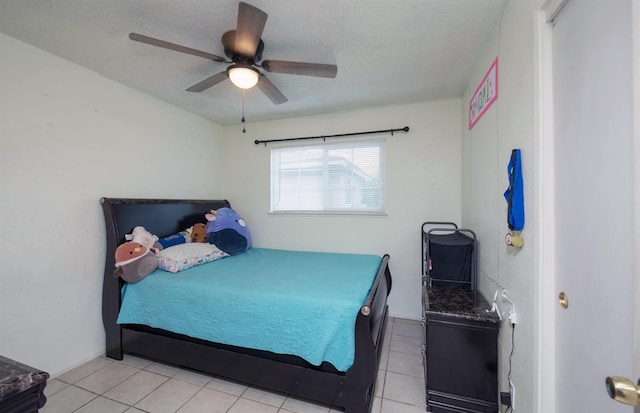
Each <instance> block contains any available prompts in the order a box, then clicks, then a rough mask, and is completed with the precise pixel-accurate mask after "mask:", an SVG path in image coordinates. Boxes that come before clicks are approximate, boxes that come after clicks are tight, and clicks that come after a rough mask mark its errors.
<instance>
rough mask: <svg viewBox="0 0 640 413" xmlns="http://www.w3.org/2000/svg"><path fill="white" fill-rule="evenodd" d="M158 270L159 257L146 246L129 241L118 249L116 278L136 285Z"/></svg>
mask: <svg viewBox="0 0 640 413" xmlns="http://www.w3.org/2000/svg"><path fill="white" fill-rule="evenodd" d="M156 268H158V257H156V255H155V254H154V253H153V252H151V250H150V249H149V248H147V247H145V246H144V245H142V244H140V243H138V242H134V241H129V242H125V243H123V244H120V245H119V246H118V248H116V270H115V271H114V273H113V275H114V276H116V277H120V278H122V279H123V280H125V281H126V282H130V283H134V282H137V281H140V280H141V279H143V278H144V277H146V276H147V275H149V274H151V273H152V272H154V271H155V270H156Z"/></svg>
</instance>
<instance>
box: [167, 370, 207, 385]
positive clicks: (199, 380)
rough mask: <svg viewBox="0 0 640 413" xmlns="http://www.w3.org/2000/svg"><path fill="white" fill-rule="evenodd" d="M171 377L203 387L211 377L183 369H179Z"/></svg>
mask: <svg viewBox="0 0 640 413" xmlns="http://www.w3.org/2000/svg"><path fill="white" fill-rule="evenodd" d="M173 377H174V378H176V379H180V380H183V381H186V382H189V383H191V384H195V385H196V386H204V385H206V384H207V383H209V382H210V381H211V376H208V375H206V374H203V373H198V372H195V371H191V370H185V369H180V370H179V371H178V372H177V373H176V374H175V375H174V376H173Z"/></svg>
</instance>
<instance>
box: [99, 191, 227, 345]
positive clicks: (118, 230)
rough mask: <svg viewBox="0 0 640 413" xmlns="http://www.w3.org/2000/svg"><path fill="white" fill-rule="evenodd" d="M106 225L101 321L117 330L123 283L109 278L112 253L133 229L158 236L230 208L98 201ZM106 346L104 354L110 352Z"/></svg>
mask: <svg viewBox="0 0 640 413" xmlns="http://www.w3.org/2000/svg"><path fill="white" fill-rule="evenodd" d="M100 203H101V204H102V211H103V213H104V221H105V226H106V237H107V250H106V254H107V256H106V260H105V266H104V279H103V288H102V303H103V306H102V320H103V322H104V325H105V329H108V328H118V327H117V325H116V319H117V317H118V312H119V311H120V290H121V289H122V285H123V282H122V280H121V279H120V278H116V277H114V276H113V271H114V270H115V252H116V248H117V247H118V245H120V244H122V243H123V242H124V241H125V237H124V236H125V234H130V233H131V232H132V230H133V228H135V227H136V226H143V227H144V228H145V229H146V230H147V231H149V232H151V233H152V234H154V235H157V236H158V237H164V236H167V235H171V234H175V233H177V232H180V231H183V230H185V229H187V228H188V227H190V226H192V225H193V224H196V223H198V222H201V223H206V218H205V216H204V214H206V213H207V212H209V211H210V210H212V209H218V208H222V207H231V205H230V204H229V201H227V200H224V199H223V200H183V199H126V198H101V199H100ZM110 347H112V345H110V343H107V352H109V351H110Z"/></svg>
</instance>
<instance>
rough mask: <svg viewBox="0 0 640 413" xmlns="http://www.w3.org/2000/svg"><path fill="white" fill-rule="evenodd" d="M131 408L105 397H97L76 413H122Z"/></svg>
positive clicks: (75, 412)
mask: <svg viewBox="0 0 640 413" xmlns="http://www.w3.org/2000/svg"><path fill="white" fill-rule="evenodd" d="M128 408H129V406H127V405H126V404H122V403H118V402H117V401H115V400H110V399H107V398H104V397H96V398H95V399H93V400H91V401H90V402H89V403H87V404H85V405H84V406H82V408H80V409H78V410H76V411H74V413H122V412H124V411H125V410H127V409H128Z"/></svg>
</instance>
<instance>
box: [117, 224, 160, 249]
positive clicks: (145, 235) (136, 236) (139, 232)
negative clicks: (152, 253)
mask: <svg viewBox="0 0 640 413" xmlns="http://www.w3.org/2000/svg"><path fill="white" fill-rule="evenodd" d="M124 239H126V240H127V241H133V242H137V243H138V244H142V245H144V246H145V247H147V248H149V249H152V248H156V249H162V247H163V246H162V245H161V244H160V243H159V242H158V237H157V236H155V235H153V234H152V233H150V232H149V231H147V230H146V229H144V227H141V226H137V227H135V228H134V229H133V231H132V233H131V234H125V236H124ZM156 252H157V251H156Z"/></svg>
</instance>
